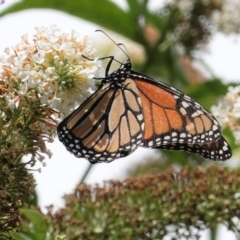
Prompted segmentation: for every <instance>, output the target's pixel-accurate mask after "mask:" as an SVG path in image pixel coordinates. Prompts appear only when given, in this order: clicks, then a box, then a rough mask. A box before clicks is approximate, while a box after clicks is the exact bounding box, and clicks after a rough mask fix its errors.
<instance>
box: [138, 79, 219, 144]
mask: <svg viewBox="0 0 240 240" xmlns="http://www.w3.org/2000/svg"><path fill="white" fill-rule="evenodd" d="M133 79H134V81H135V83H136V85H137V87H138V89H139V95H140V98H141V101H142V103H143V116H144V122H145V131H144V137H143V142H142V146H145V147H156V146H161V145H168V144H172V143H189V144H205V143H208V142H214V141H217V140H218V139H219V138H220V136H221V129H220V125H219V123H218V122H217V120H216V119H215V118H214V117H213V116H212V115H211V114H210V113H208V112H207V110H205V109H204V108H203V107H202V106H201V105H200V104H198V103H197V102H195V101H194V100H193V99H191V98H190V97H188V96H187V95H185V94H183V93H181V92H180V91H178V90H176V89H174V88H172V87H169V86H167V85H165V84H163V83H161V82H157V81H156V80H153V79H150V78H148V77H146V76H144V75H143V76H141V77H140V76H139V77H138V78H137V77H136V76H135V75H133ZM143 80H144V81H143Z"/></svg>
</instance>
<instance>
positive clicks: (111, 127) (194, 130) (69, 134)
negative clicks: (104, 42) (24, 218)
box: [57, 57, 232, 163]
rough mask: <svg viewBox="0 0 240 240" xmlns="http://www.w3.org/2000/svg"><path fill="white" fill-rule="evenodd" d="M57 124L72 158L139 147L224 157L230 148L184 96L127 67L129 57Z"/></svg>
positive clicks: (99, 158)
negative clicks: (73, 156) (72, 155)
mask: <svg viewBox="0 0 240 240" xmlns="http://www.w3.org/2000/svg"><path fill="white" fill-rule="evenodd" d="M109 58H110V61H109V63H108V65H107V68H106V74H105V77H103V78H102V79H101V84H100V86H99V88H98V90H97V91H96V92H95V93H93V94H92V95H91V96H90V97H89V98H87V100H85V102H83V103H82V104H81V105H80V106H79V107H78V108H77V109H76V110H75V111H73V112H72V113H71V114H70V115H69V116H68V117H66V118H65V119H64V120H63V121H62V122H61V123H60V124H59V126H58V128H57V131H58V136H59V139H60V141H62V142H63V144H64V145H65V146H66V148H67V149H68V150H69V151H70V152H71V153H73V154H74V155H75V156H76V157H83V158H86V159H88V160H89V161H90V162H91V163H98V162H111V161H113V160H115V159H117V158H121V157H125V156H127V155H129V154H130V153H132V152H133V151H135V150H136V149H137V147H138V146H142V147H150V148H159V149H172V150H184V151H189V152H194V153H198V154H200V155H202V156H203V157H205V158H209V159H212V160H226V159H228V158H230V157H231V155H232V154H231V149H230V146H229V145H228V143H227V141H226V140H225V139H224V138H223V136H222V135H221V127H220V125H219V123H218V121H217V120H216V119H215V118H214V116H212V115H211V114H210V113H209V112H208V111H207V110H206V109H204V107H202V106H201V105H200V104H199V103H197V102H196V101H194V100H193V99H192V98H190V97H189V96H187V95H185V94H184V93H182V92H180V91H179V90H177V89H175V88H173V87H171V86H168V85H167V84H165V83H163V82H160V81H157V80H155V79H152V78H150V77H148V76H146V75H144V74H142V73H138V72H135V71H134V70H133V69H132V63H131V61H130V59H128V60H127V61H126V62H124V63H122V64H121V66H120V68H119V69H117V70H116V71H114V72H113V73H111V74H109V73H108V71H109V68H110V66H111V64H112V62H113V61H116V60H115V59H114V57H109Z"/></svg>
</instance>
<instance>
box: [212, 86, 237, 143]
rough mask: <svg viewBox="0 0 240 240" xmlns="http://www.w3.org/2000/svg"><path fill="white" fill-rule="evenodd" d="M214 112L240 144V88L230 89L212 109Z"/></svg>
mask: <svg viewBox="0 0 240 240" xmlns="http://www.w3.org/2000/svg"><path fill="white" fill-rule="evenodd" d="M212 112H213V114H214V116H216V118H217V119H218V120H219V122H220V124H221V125H222V126H226V127H230V129H231V130H232V132H233V135H234V137H235V139H236V142H237V143H238V144H240V121H239V120H240V86H236V87H229V89H228V93H227V95H226V96H225V97H224V98H223V99H222V100H221V101H220V102H219V104H218V105H217V106H213V107H212Z"/></svg>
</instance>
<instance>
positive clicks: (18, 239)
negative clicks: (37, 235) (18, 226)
mask: <svg viewBox="0 0 240 240" xmlns="http://www.w3.org/2000/svg"><path fill="white" fill-rule="evenodd" d="M9 235H10V236H11V237H12V238H13V239H14V240H31V238H28V237H27V236H26V235H25V234H22V233H17V232H12V231H11V232H9Z"/></svg>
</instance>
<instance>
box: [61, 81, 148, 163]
mask: <svg viewBox="0 0 240 240" xmlns="http://www.w3.org/2000/svg"><path fill="white" fill-rule="evenodd" d="M114 86H115V85H114ZM137 91H138V90H137V88H136V85H135V83H134V82H133V81H132V80H131V79H127V80H126V81H125V83H124V87H123V88H122V87H113V86H112V85H111V83H105V84H103V85H102V86H101V87H100V88H99V89H98V90H97V91H96V92H95V93H94V94H93V95H91V96H90V97H89V98H88V99H87V100H86V101H85V102H84V103H83V104H82V105H81V106H80V107H79V108H78V109H76V110H75V111H74V112H73V113H71V114H70V115H69V116H68V117H67V118H66V119H64V121H63V122H61V123H60V125H59V126H58V135H59V138H60V140H61V141H62V142H63V143H64V145H65V146H66V147H67V149H68V150H69V151H70V152H72V153H73V154H74V155H75V156H76V157H84V158H87V159H89V161H91V162H93V163H94V162H101V161H104V162H110V161H112V160H113V159H116V158H120V157H124V156H126V155H128V154H130V153H131V152H132V151H134V150H135V149H136V148H137V146H138V145H139V144H140V143H141V140H142V135H143V129H144V123H143V116H142V107H141V102H140V98H139V97H138V95H137Z"/></svg>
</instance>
